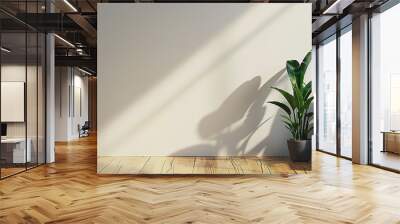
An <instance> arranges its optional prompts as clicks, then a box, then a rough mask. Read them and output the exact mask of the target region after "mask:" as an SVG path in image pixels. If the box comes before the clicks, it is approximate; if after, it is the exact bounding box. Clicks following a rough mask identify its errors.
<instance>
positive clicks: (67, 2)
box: [64, 0, 78, 12]
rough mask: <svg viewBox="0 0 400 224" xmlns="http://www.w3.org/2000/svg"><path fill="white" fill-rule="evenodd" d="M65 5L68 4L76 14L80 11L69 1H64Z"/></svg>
mask: <svg viewBox="0 0 400 224" xmlns="http://www.w3.org/2000/svg"><path fill="white" fill-rule="evenodd" d="M64 2H65V4H67V5H68V6H69V7H70V8H71V9H72V10H73V11H74V12H78V10H77V9H76V8H75V6H73V5H72V4H71V3H70V2H69V1H68V0H64Z"/></svg>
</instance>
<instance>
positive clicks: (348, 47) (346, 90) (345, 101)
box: [340, 26, 353, 158]
mask: <svg viewBox="0 0 400 224" xmlns="http://www.w3.org/2000/svg"><path fill="white" fill-rule="evenodd" d="M352 74H353V71H352V34H351V26H348V27H347V28H345V29H344V30H342V32H341V36H340V155H341V156H344V157H348V158H351V157H352V137H351V136H352V97H353V94H352Z"/></svg>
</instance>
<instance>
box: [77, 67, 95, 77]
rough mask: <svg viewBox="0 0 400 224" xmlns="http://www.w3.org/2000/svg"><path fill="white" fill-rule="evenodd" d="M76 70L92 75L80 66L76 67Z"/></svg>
mask: <svg viewBox="0 0 400 224" xmlns="http://www.w3.org/2000/svg"><path fill="white" fill-rule="evenodd" d="M78 70H79V71H81V72H83V73H85V74H87V75H93V74H92V73H90V72H88V71H86V70H83V69H81V68H79V67H78Z"/></svg>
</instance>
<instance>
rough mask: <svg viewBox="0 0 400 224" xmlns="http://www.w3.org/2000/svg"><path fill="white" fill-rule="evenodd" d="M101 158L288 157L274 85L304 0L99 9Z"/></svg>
mask: <svg viewBox="0 0 400 224" xmlns="http://www.w3.org/2000/svg"><path fill="white" fill-rule="evenodd" d="M98 48H99V49H98V69H99V72H98V74H99V75H98V155H99V156H143V155H153V156H156V155H157V156H168V155H179V156H196V155H201V156H225V155H287V146H286V140H287V139H288V138H289V137H288V132H287V131H286V129H285V128H284V127H283V125H282V123H281V120H280V117H279V116H277V115H278V114H277V113H278V109H277V108H276V107H275V106H273V105H270V104H267V103H266V102H267V101H270V100H276V99H282V98H281V97H280V96H279V95H278V94H277V93H276V92H274V91H271V88H270V87H271V86H279V87H282V88H288V87H289V84H288V81H287V78H286V73H285V72H284V68H285V63H286V60H288V59H298V60H301V59H302V58H303V56H304V55H305V54H306V52H307V51H310V50H311V4H260V3H256V4H206V3H202V4H99V12H98Z"/></svg>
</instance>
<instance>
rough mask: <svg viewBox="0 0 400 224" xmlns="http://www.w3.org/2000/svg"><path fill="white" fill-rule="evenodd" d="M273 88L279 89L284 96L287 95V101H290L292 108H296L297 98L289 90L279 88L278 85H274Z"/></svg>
mask: <svg viewBox="0 0 400 224" xmlns="http://www.w3.org/2000/svg"><path fill="white" fill-rule="evenodd" d="M272 88H273V89H275V90H277V91H278V92H279V93H280V94H282V96H283V97H285V99H286V101H287V102H288V103H289V105H290V107H291V108H292V111H294V109H296V100H295V98H294V97H293V96H292V95H291V94H290V93H288V92H287V91H285V90H283V89H280V88H277V87H272Z"/></svg>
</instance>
